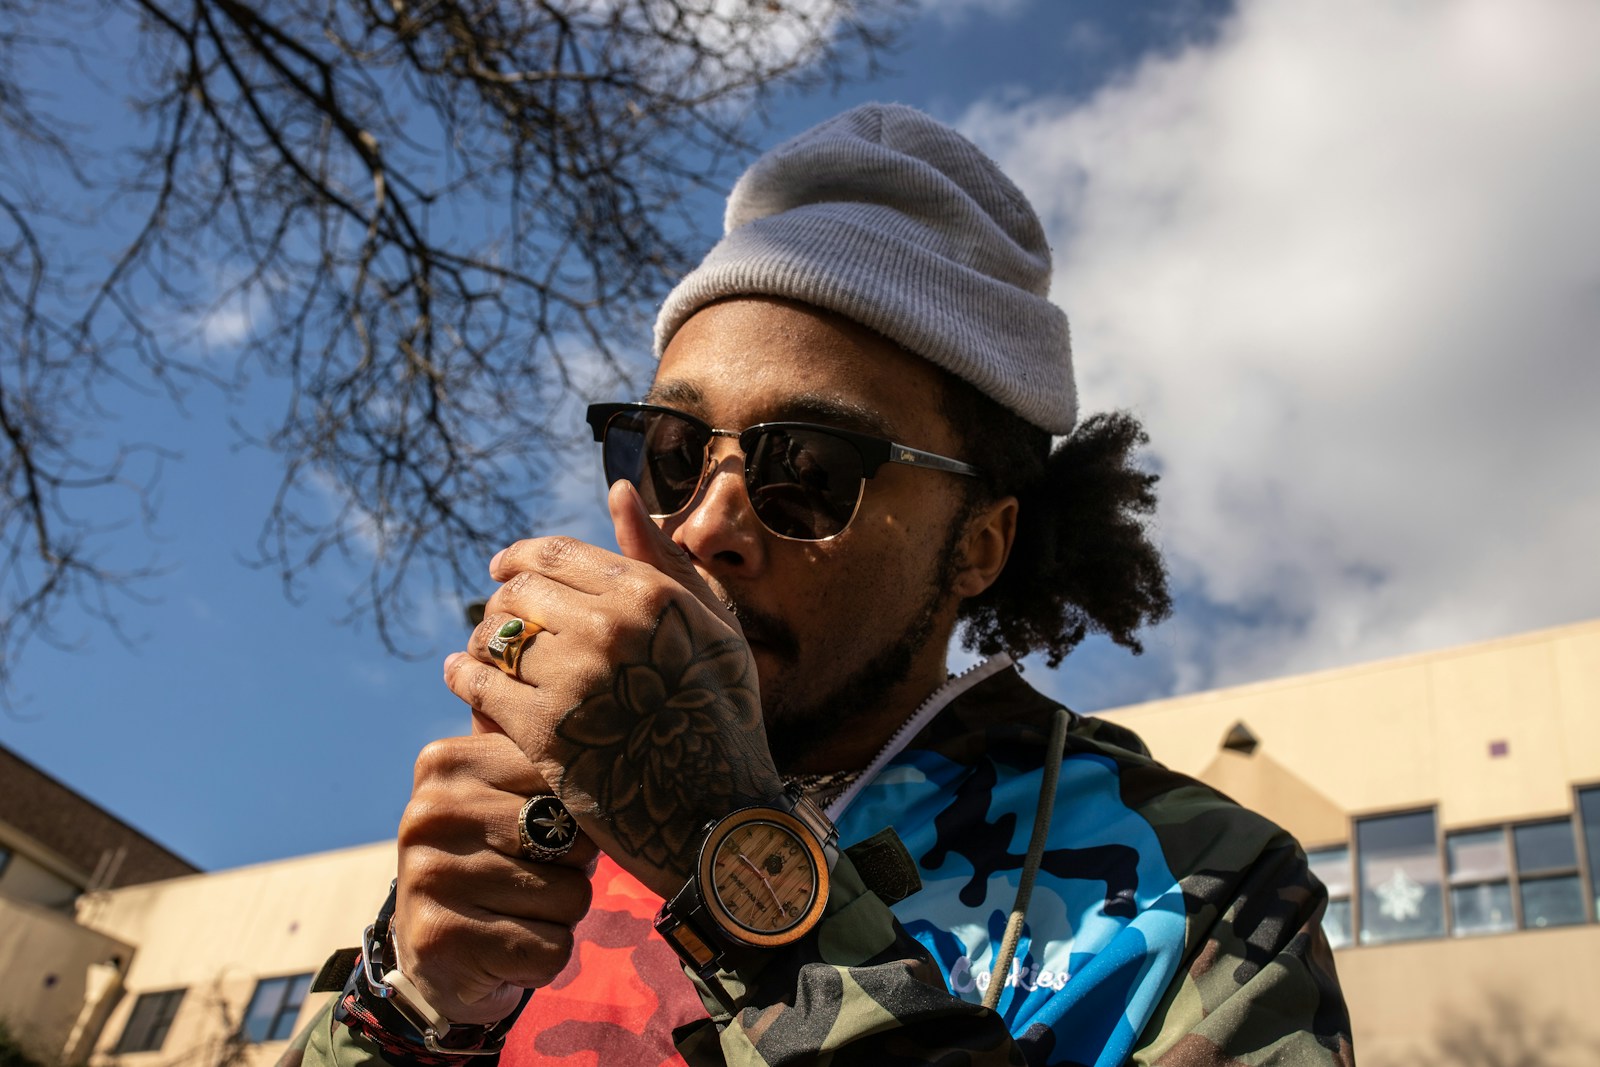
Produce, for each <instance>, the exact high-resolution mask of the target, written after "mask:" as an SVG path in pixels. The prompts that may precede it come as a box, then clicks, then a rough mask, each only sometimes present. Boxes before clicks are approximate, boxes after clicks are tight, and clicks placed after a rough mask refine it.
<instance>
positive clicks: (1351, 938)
mask: <svg viewBox="0 0 1600 1067" xmlns="http://www.w3.org/2000/svg"><path fill="white" fill-rule="evenodd" d="M1301 851H1303V852H1304V853H1305V854H1306V867H1307V868H1308V869H1309V870H1310V871H1311V873H1312V874H1316V867H1315V865H1314V864H1313V863H1312V860H1311V857H1312V856H1313V855H1315V854H1317V853H1325V852H1340V851H1342V852H1344V863H1345V868H1346V869H1345V885H1346V886H1347V887H1348V888H1347V889H1346V890H1345V891H1344V892H1343V893H1334V892H1333V891H1332V890H1328V907H1329V908H1332V907H1333V905H1334V904H1336V903H1341V902H1342V903H1345V904H1348V905H1350V923H1349V925H1350V929H1348V930H1346V931H1345V940H1344V943H1343V944H1341V945H1335V944H1333V941H1332V939H1331V938H1330V939H1329V941H1328V946H1329V947H1330V948H1332V949H1335V950H1338V949H1346V948H1354V947H1355V946H1356V945H1357V944H1358V940H1357V927H1356V899H1355V898H1356V897H1357V896H1358V895H1359V894H1357V892H1356V846H1355V834H1354V832H1353V829H1352V833H1351V835H1350V838H1349V839H1348V840H1346V841H1342V842H1339V843H1338V844H1332V845H1320V846H1318V847H1317V848H1304V847H1303V846H1302V849H1301ZM1317 880H1318V881H1322V879H1320V878H1319V879H1317ZM1323 888H1324V889H1328V887H1327V884H1326V883H1324V884H1323ZM1323 934H1324V936H1326V935H1327V929H1326V927H1324V929H1323Z"/></svg>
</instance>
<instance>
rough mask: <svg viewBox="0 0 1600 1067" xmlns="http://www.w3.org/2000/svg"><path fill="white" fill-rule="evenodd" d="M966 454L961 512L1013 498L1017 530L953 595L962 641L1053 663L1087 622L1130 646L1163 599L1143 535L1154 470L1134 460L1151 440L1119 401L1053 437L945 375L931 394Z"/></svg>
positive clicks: (1156, 616) (1157, 563) (1157, 561)
mask: <svg viewBox="0 0 1600 1067" xmlns="http://www.w3.org/2000/svg"><path fill="white" fill-rule="evenodd" d="M940 409H941V413H942V414H943V415H944V416H945V418H946V419H948V420H949V422H950V425H951V426H952V427H953V428H954V429H955V431H956V433H957V435H958V437H959V440H960V441H961V442H962V453H963V454H964V458H965V459H966V460H967V462H969V463H971V464H973V465H974V466H976V467H977V468H978V469H979V470H980V471H982V472H983V475H984V477H983V479H982V480H981V483H980V482H979V481H977V480H974V481H972V482H971V483H969V484H970V485H971V486H972V488H971V489H969V495H968V500H967V515H968V516H970V515H972V514H974V513H975V512H976V511H977V509H979V508H981V507H982V506H983V505H984V504H986V503H989V502H991V501H994V500H997V499H999V498H1001V497H1005V496H1015V497H1016V498H1017V500H1018V514H1017V538H1016V543H1015V544H1014V545H1013V546H1012V549H1011V557H1010V559H1009V560H1008V561H1007V563H1006V566H1005V569H1004V570H1003V571H1002V572H1001V573H1000V577H999V578H998V579H996V580H995V582H994V584H993V585H991V586H990V587H989V588H988V589H986V590H984V592H983V593H981V594H979V595H978V596H975V597H971V598H969V599H967V600H965V601H963V602H962V604H961V609H960V618H961V620H962V622H963V623H964V624H965V629H964V631H963V635H962V644H963V645H964V646H965V647H966V648H968V649H976V650H977V651H978V652H980V653H982V654H984V655H992V654H994V653H996V652H1001V651H1005V652H1009V653H1011V654H1012V655H1013V656H1017V657H1020V656H1023V655H1025V654H1027V653H1029V652H1042V653H1044V654H1045V656H1046V660H1047V662H1048V663H1049V665H1050V666H1052V667H1054V666H1055V665H1057V664H1058V663H1060V662H1061V660H1062V658H1063V657H1065V656H1066V655H1067V653H1068V652H1070V651H1072V649H1073V648H1074V647H1076V646H1077V644H1078V643H1079V642H1080V641H1082V640H1083V639H1084V638H1085V637H1086V636H1088V635H1089V634H1091V633H1102V634H1105V635H1106V636H1108V637H1109V638H1111V640H1113V641H1115V642H1116V643H1117V644H1119V645H1122V646H1124V647H1126V648H1128V649H1130V650H1132V651H1133V652H1134V654H1136V655H1137V654H1138V653H1141V652H1143V651H1144V646H1143V645H1142V644H1141V643H1140V642H1139V640H1138V638H1137V637H1136V636H1135V635H1136V634H1137V632H1138V631H1139V630H1140V628H1142V627H1143V626H1146V625H1150V624H1154V623H1156V622H1159V621H1161V620H1162V619H1164V618H1166V617H1167V616H1168V615H1169V614H1171V611H1172V597H1171V595H1170V594H1169V592H1168V590H1167V568H1166V564H1165V562H1164V561H1163V560H1162V558H1161V551H1160V549H1158V548H1157V547H1156V546H1155V544H1154V543H1153V542H1152V540H1151V538H1150V534H1149V529H1148V525H1149V520H1150V517H1151V516H1152V515H1153V513H1154V511H1155V506H1156V493H1155V485H1156V481H1157V476H1156V475H1155V474H1152V473H1149V472H1147V471H1144V470H1140V469H1139V468H1138V467H1137V466H1135V465H1134V458H1135V453H1136V452H1137V450H1138V449H1139V448H1140V447H1142V446H1143V445H1146V444H1148V443H1149V438H1148V436H1147V435H1146V434H1145V432H1144V427H1142V426H1141V425H1140V424H1139V420H1138V419H1136V418H1134V417H1133V416H1132V415H1130V414H1128V413H1127V412H1123V411H1115V412H1108V413H1103V414H1098V415H1092V416H1090V417H1088V418H1086V419H1083V420H1081V421H1080V422H1079V423H1078V426H1077V428H1076V429H1075V430H1074V431H1073V432H1072V434H1071V435H1070V436H1068V437H1067V438H1066V439H1064V440H1063V441H1061V442H1060V443H1059V444H1057V445H1056V446H1055V447H1054V448H1052V447H1051V435H1050V434H1049V433H1048V432H1046V431H1044V430H1041V429H1039V428H1037V427H1035V426H1033V425H1031V424H1030V423H1028V422H1027V421H1025V420H1024V419H1022V418H1021V417H1019V416H1017V415H1015V414H1013V413H1012V412H1010V411H1008V410H1007V409H1006V408H1004V407H1002V406H1001V405H1000V404H998V403H996V402H995V401H993V400H991V399H990V398H989V397H987V396H985V395H984V394H983V393H981V392H979V391H978V390H977V389H976V388H974V387H973V386H971V385H969V384H968V383H966V382H964V381H962V380H961V379H959V378H956V377H954V376H953V375H951V376H948V378H947V381H946V387H945V390H944V395H943V398H942V401H941V404H940Z"/></svg>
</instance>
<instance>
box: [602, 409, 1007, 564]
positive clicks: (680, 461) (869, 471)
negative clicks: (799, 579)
mask: <svg viewBox="0 0 1600 1067" xmlns="http://www.w3.org/2000/svg"><path fill="white" fill-rule="evenodd" d="M588 417H589V426H590V427H591V428H592V429H593V430H594V439H595V440H596V441H599V442H600V452H601V456H602V457H603V459H604V462H605V471H606V484H608V485H611V484H614V483H616V482H617V480H618V479H626V480H627V481H629V482H631V483H632V484H633V487H634V488H635V489H637V490H638V491H639V495H640V496H641V497H642V498H643V499H644V504H645V507H646V508H648V509H649V511H650V514H651V515H653V516H654V517H656V518H658V519H661V518H666V517H667V516H668V515H676V514H677V513H678V512H680V511H682V510H683V509H684V508H686V507H688V506H689V505H690V504H691V503H692V502H693V501H694V498H695V496H696V494H698V493H699V491H700V484H701V482H703V481H704V480H705V476H706V471H708V470H709V469H710V468H711V464H710V462H709V460H708V457H709V456H710V451H711V439H712V438H713V437H733V438H737V439H738V441H739V449H740V451H742V452H743V453H744V487H745V491H746V493H748V494H749V497H750V507H751V510H752V511H754V512H755V515H756V518H758V519H760V520H761V523H762V525H763V526H765V527H766V528H767V529H768V530H770V531H772V532H773V533H774V534H776V535H778V536H779V537H782V538H786V539H788V540H790V541H826V540H828V539H829V538H831V537H837V536H838V535H839V534H841V533H843V532H844V528H845V527H846V526H849V525H850V520H851V519H853V518H855V514H856V509H857V508H858V507H860V505H861V496H862V493H863V490H864V489H865V486H866V480H867V479H868V478H871V477H872V476H873V475H874V474H877V473H878V468H879V467H881V466H883V465H884V464H885V463H904V464H907V465H908V466H912V467H927V468H929V469H931V470H938V471H949V472H950V473H952V474H965V475H967V476H969V477H974V478H975V477H978V476H979V472H978V469H977V468H976V467H973V466H971V465H969V464H966V463H962V462H961V461H960V460H954V459H950V458H948V457H946V456H938V455H934V454H933V453H932V452H924V451H922V450H921V449H918V448H911V447H909V446H907V445H902V444H896V443H895V442H893V441H886V440H884V439H883V438H881V437H873V436H871V435H870V434H864V433H855V432H853V431H851V430H840V429H836V428H835V427H832V426H816V425H813V424H811V423H808V422H763V423H760V424H759V425H756V426H751V427H749V428H748V429H745V430H737V431H736V430H718V429H714V428H713V427H711V426H710V425H708V424H706V423H704V422H702V421H701V420H699V419H697V418H695V417H694V416H693V415H686V414H684V413H683V412H681V411H674V410H673V409H672V408H664V407H658V406H656V405H654V404H591V405H589V416H588Z"/></svg>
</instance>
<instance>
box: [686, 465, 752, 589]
mask: <svg viewBox="0 0 1600 1067" xmlns="http://www.w3.org/2000/svg"><path fill="white" fill-rule="evenodd" d="M719 446H720V447H719ZM706 462H707V463H708V467H707V470H706V473H705V476H704V477H703V478H702V479H701V480H700V491H699V493H698V494H696V496H695V499H694V500H693V501H691V502H690V504H689V507H688V509H687V510H685V511H683V512H681V513H680V514H678V515H677V516H674V518H673V519H669V520H668V533H669V534H670V535H671V537H672V539H673V541H675V542H676V543H677V544H678V546H679V547H681V548H682V549H683V550H684V551H686V552H688V553H689V555H690V556H692V557H693V558H694V560H695V562H696V563H697V564H699V565H700V566H701V567H703V568H704V569H706V570H707V571H709V572H711V573H712V574H715V575H729V576H734V577H751V576H753V575H754V574H756V573H758V572H759V571H760V569H761V568H762V567H763V566H765V563H766V531H765V529H764V528H763V527H762V525H761V520H759V519H757V518H756V516H755V512H754V511H752V510H751V507H750V495H749V493H748V492H746V490H745V484H744V456H743V455H741V454H740V452H739V447H738V444H737V442H734V441H721V440H718V441H713V442H712V448H711V450H710V451H709V452H708V456H707V461H706Z"/></svg>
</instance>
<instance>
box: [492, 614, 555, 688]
mask: <svg viewBox="0 0 1600 1067" xmlns="http://www.w3.org/2000/svg"><path fill="white" fill-rule="evenodd" d="M542 629H544V627H542V626H540V625H539V624H538V623H536V622H528V621H526V620H525V619H516V618H512V619H507V620H506V621H505V622H503V623H501V624H500V628H499V629H498V630H496V631H495V632H494V633H493V634H491V635H489V640H488V641H487V642H486V643H487V645H488V648H489V658H490V659H492V660H494V662H495V665H496V666H497V667H499V668H500V669H501V670H503V671H505V672H506V673H507V674H509V675H511V677H513V678H519V677H520V675H518V674H517V666H518V665H519V664H520V663H521V662H522V650H523V648H524V647H525V646H526V645H527V644H528V642H529V641H532V640H533V638H534V636H535V635H537V634H538V633H539V631H541V630H542Z"/></svg>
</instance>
